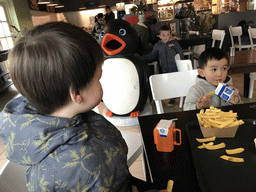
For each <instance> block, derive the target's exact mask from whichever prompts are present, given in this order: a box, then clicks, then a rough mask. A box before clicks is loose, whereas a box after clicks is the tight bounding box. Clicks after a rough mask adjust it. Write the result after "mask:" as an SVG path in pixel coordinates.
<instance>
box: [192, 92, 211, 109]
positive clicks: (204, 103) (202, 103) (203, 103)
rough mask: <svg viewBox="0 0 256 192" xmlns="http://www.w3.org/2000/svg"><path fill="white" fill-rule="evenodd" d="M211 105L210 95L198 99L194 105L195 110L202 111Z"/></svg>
mask: <svg viewBox="0 0 256 192" xmlns="http://www.w3.org/2000/svg"><path fill="white" fill-rule="evenodd" d="M210 103H211V96H210V95H205V96H203V97H199V98H198V100H197V103H196V108H197V109H203V108H206V107H208V106H209V104H210Z"/></svg>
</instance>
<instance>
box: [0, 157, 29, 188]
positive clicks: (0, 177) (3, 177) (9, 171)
mask: <svg viewBox="0 0 256 192" xmlns="http://www.w3.org/2000/svg"><path fill="white" fill-rule="evenodd" d="M28 168H29V167H28V166H21V165H19V164H16V163H13V162H10V161H9V160H8V161H7V162H6V163H5V165H4V166H3V168H2V169H1V170H0V192H14V191H19V192H28V188H27V186H26V182H25V173H26V171H27V169H28Z"/></svg>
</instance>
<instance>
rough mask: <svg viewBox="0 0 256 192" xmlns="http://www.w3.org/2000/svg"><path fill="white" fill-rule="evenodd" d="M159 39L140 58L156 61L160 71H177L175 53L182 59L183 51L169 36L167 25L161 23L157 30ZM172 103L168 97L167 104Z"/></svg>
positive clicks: (170, 104) (149, 61)
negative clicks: (148, 51) (147, 52)
mask: <svg viewBox="0 0 256 192" xmlns="http://www.w3.org/2000/svg"><path fill="white" fill-rule="evenodd" d="M158 37H159V38H160V40H159V41H158V42H157V43H156V44H155V45H154V47H153V50H152V51H151V52H150V53H149V54H147V55H145V56H143V57H142V58H143V59H144V60H145V61H146V62H147V63H151V62H153V61H158V63H159V72H160V73H170V72H177V71H178V69H177V66H176V62H175V55H176V54H179V55H180V59H184V55H183V51H182V48H181V46H180V44H179V43H178V41H177V40H176V39H174V38H172V36H171V29H170V26H169V25H163V26H162V27H161V28H160V30H159V35H158ZM173 105H174V99H170V101H169V103H168V106H173Z"/></svg>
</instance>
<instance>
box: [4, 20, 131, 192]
mask: <svg viewBox="0 0 256 192" xmlns="http://www.w3.org/2000/svg"><path fill="white" fill-rule="evenodd" d="M9 59H10V69H9V70H10V75H11V77H12V80H13V83H14V85H15V87H16V88H17V89H18V91H19V92H20V93H21V94H22V96H20V97H18V98H14V99H13V100H12V101H10V102H9V103H8V104H7V105H6V106H5V108H4V110H3V111H2V112H1V114H0V125H1V126H0V139H1V140H3V142H4V145H5V146H6V157H7V158H8V159H9V160H10V161H13V162H15V163H17V164H20V165H26V166H30V168H29V169H28V171H27V172H26V184H27V187H28V190H29V191H49V192H51V191H125V192H126V191H131V186H130V177H131V175H130V173H129V170H128V167H127V151H128V149H127V146H126V143H125V141H124V140H123V138H122V136H121V134H120V132H119V131H118V130H117V129H116V128H115V127H114V126H113V125H112V124H111V123H109V122H108V121H107V120H106V119H105V118H104V117H102V116H101V115H99V114H97V113H95V112H93V111H92V110H91V109H93V108H94V107H95V106H97V105H98V104H99V102H100V101H101V98H102V88H101V84H100V82H99V80H100V78H101V72H102V71H101V68H102V63H103V53H102V50H101V47H100V45H99V44H98V43H97V41H96V40H95V39H94V38H93V37H92V36H91V35H90V34H88V33H86V32H85V31H83V30H82V29H80V28H79V27H76V26H73V25H71V24H68V23H63V22H53V23H47V24H44V25H40V26H37V27H35V28H34V29H33V30H31V31H29V32H28V33H27V34H26V35H25V36H24V37H22V38H20V39H19V41H18V42H17V43H16V45H15V46H14V48H13V49H12V50H11V52H10V54H9Z"/></svg>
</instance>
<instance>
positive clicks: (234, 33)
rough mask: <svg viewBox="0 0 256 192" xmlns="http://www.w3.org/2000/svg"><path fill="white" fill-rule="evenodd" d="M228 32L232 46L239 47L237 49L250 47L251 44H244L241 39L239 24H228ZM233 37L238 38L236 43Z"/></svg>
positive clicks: (241, 32)
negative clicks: (235, 25)
mask: <svg viewBox="0 0 256 192" xmlns="http://www.w3.org/2000/svg"><path fill="white" fill-rule="evenodd" d="M229 33H230V38H231V44H232V47H235V48H237V49H239V51H241V50H242V49H250V48H251V44H245V43H243V42H242V41H241V36H242V34H243V31H242V27H241V26H237V27H232V26H229ZM234 37H237V38H238V43H235V41H234Z"/></svg>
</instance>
